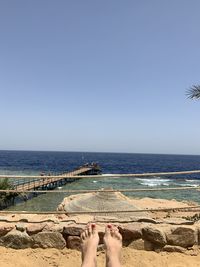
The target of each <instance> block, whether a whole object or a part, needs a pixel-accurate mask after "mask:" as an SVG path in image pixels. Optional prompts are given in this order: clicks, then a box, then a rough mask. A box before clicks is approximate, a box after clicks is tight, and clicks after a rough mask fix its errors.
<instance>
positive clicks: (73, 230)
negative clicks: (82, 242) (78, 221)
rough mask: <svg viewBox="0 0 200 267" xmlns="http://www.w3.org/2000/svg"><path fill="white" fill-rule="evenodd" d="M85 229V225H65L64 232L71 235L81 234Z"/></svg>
mask: <svg viewBox="0 0 200 267" xmlns="http://www.w3.org/2000/svg"><path fill="white" fill-rule="evenodd" d="M83 229H84V228H83V227H79V226H65V227H64V228H63V233H64V234H66V235H70V236H80V235H81V233H82V232H83Z"/></svg>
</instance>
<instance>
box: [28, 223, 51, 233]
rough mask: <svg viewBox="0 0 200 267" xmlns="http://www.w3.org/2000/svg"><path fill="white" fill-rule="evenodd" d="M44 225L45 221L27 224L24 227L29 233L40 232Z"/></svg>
mask: <svg viewBox="0 0 200 267" xmlns="http://www.w3.org/2000/svg"><path fill="white" fill-rule="evenodd" d="M45 225H46V224H45V223H35V224H34V223H33V224H28V225H27V227H26V232H27V233H28V234H29V235H34V234H37V233H39V232H42V230H43V229H44V227H45Z"/></svg>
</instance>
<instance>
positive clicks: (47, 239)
mask: <svg viewBox="0 0 200 267" xmlns="http://www.w3.org/2000/svg"><path fill="white" fill-rule="evenodd" d="M32 240H33V247H34V248H57V249H63V248H64V247H66V241H65V239H64V238H63V236H62V234H61V233H58V232H40V233H38V234H35V235H33V236H32Z"/></svg>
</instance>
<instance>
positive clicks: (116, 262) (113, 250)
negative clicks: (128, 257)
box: [104, 225, 122, 267]
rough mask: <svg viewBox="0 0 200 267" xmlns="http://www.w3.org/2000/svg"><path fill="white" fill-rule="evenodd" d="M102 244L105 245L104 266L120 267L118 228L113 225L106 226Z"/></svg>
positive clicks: (119, 236)
mask: <svg viewBox="0 0 200 267" xmlns="http://www.w3.org/2000/svg"><path fill="white" fill-rule="evenodd" d="M104 244H105V246H106V267H121V264H120V256H121V248H122V236H121V234H120V233H119V230H118V228H116V227H114V226H113V225H107V226H106V231H105V236H104Z"/></svg>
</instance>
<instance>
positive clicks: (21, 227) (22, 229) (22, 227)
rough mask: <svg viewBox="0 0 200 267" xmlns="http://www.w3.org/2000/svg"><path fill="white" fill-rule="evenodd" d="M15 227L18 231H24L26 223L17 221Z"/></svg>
mask: <svg viewBox="0 0 200 267" xmlns="http://www.w3.org/2000/svg"><path fill="white" fill-rule="evenodd" d="M15 227H16V229H17V230H18V231H20V232H25V231H26V225H25V224H24V223H17V224H16V225H15Z"/></svg>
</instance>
